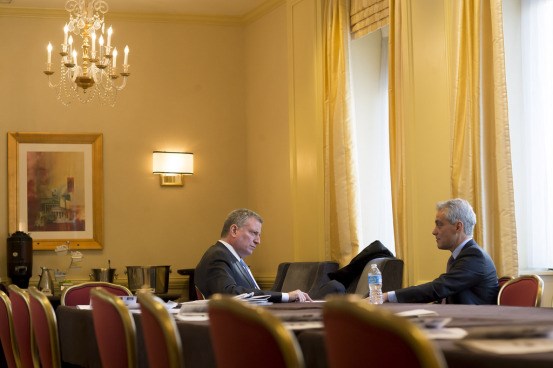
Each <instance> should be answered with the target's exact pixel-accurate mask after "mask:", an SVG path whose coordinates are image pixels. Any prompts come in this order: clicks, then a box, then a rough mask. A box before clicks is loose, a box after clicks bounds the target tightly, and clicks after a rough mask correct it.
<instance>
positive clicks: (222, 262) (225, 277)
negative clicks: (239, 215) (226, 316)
mask: <svg viewBox="0 0 553 368" xmlns="http://www.w3.org/2000/svg"><path fill="white" fill-rule="evenodd" d="M194 279H195V283H196V286H197V287H198V289H200V291H201V292H202V294H203V295H204V296H205V297H206V298H209V297H211V295H213V294H216V293H221V294H231V295H239V294H243V293H251V292H253V293H254V295H271V297H270V298H269V301H271V302H277V303H278V302H280V301H282V293H280V292H276V291H268V290H259V289H257V288H256V287H255V285H252V284H251V282H250V281H249V277H248V275H247V274H246V271H245V270H244V269H243V268H242V266H241V265H240V263H239V262H238V260H237V259H236V257H235V256H234V255H233V254H232V253H231V252H230V251H229V250H228V249H227V247H225V245H224V244H223V243H220V242H217V243H215V244H214V245H212V246H211V247H209V248H208V249H207V251H206V252H205V253H204V255H203V257H202V259H201V260H200V263H198V265H197V266H196V271H195V272H194Z"/></svg>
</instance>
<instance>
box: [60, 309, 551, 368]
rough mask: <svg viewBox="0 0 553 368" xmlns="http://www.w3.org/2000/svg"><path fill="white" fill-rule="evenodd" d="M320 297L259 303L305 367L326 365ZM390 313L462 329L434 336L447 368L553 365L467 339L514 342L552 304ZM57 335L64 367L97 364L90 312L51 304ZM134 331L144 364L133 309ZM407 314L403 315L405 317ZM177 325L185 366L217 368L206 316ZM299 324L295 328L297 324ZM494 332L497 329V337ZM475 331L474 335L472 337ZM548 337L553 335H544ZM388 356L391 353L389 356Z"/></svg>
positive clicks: (546, 321)
mask: <svg viewBox="0 0 553 368" xmlns="http://www.w3.org/2000/svg"><path fill="white" fill-rule="evenodd" d="M323 306H324V302H314V303H281V304H272V305H267V306H261V307H260V308H265V309H266V310H268V311H269V312H271V313H273V314H274V315H276V316H277V317H279V318H280V319H281V320H282V321H283V322H284V323H285V325H286V326H288V327H289V328H290V329H291V330H292V331H293V333H294V334H295V336H296V338H297V340H298V343H299V346H300V348H301V350H302V353H303V356H304V360H305V364H306V367H307V368H325V367H327V357H326V348H325V332H324V327H323V324H322V308H323ZM379 307H381V308H385V309H387V310H389V311H391V312H393V313H402V312H403V313H404V312H411V311H417V310H422V311H425V312H428V313H433V314H434V315H435V316H439V317H440V318H447V320H448V321H449V322H448V324H447V326H446V328H448V329H449V328H452V329H456V330H459V329H461V330H462V331H465V332H466V333H467V334H468V335H467V336H466V337H464V338H462V339H459V338H455V339H449V338H447V339H433V340H432V342H433V343H434V344H435V346H436V347H437V348H438V349H439V350H440V351H441V352H442V354H443V355H444V358H445V360H446V362H447V365H448V367H450V368H455V367H459V368H461V367H463V368H466V367H473V368H479V367H490V368H491V367H494V368H495V367H502V368H540V367H548V368H551V367H553V351H547V352H538V353H506V354H505V353H501V354H499V353H491V352H489V351H484V350H478V349H476V350H475V349H472V348H468V347H467V344H465V343H466V342H475V341H481V340H482V331H491V332H494V331H495V332H496V333H494V334H490V335H489V336H486V334H484V335H483V336H484V340H483V342H482V344H486V341H488V342H490V341H497V340H498V338H500V337H503V338H504V337H509V338H510V339H513V341H518V340H517V339H519V338H521V337H524V336H522V335H521V336H518V335H517V333H519V332H520V333H522V332H524V333H525V334H527V332H528V331H532V330H534V329H535V330H539V331H541V332H543V331H553V309H552V308H543V307H542V308H533V307H509V306H497V305H451V304H394V303H386V304H383V305H381V306H379ZM56 315H57V322H58V331H59V337H60V347H61V356H62V361H63V364H64V366H71V367H101V362H100V358H99V353H98V348H97V346H96V339H95V335H94V326H93V321H92V311H91V310H89V309H78V308H75V307H67V306H59V307H58V308H57V309H56ZM133 316H134V320H135V324H136V330H137V352H138V362H139V367H148V362H147V358H146V350H145V345H144V340H143V337H142V330H141V327H140V314H139V313H133ZM406 318H407V317H406ZM176 326H177V329H178V332H179V335H180V337H181V341H182V348H183V357H184V363H185V366H186V367H201V368H210V367H216V361H215V356H214V353H213V349H212V346H211V337H210V332H209V321H208V320H200V321H193V320H184V321H183V320H179V319H177V321H176ZM298 326H299V327H298ZM497 331H501V334H500V336H498V335H497ZM473 335H474V336H476V335H478V340H472V341H471V336H473ZM548 338H549V339H553V336H552V335H549V337H548ZM390 359H391V360H392V359H393V357H390Z"/></svg>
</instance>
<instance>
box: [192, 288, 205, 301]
mask: <svg viewBox="0 0 553 368" xmlns="http://www.w3.org/2000/svg"><path fill="white" fill-rule="evenodd" d="M194 288H195V289H196V299H197V300H205V296H204V294H203V293H202V292H201V291H200V289H199V288H198V287H197V286H196V285H194Z"/></svg>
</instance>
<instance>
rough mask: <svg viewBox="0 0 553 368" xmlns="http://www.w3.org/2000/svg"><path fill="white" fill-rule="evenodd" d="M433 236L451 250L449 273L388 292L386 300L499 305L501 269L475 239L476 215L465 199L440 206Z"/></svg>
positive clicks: (437, 207) (438, 206)
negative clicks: (473, 233) (473, 234)
mask: <svg viewBox="0 0 553 368" xmlns="http://www.w3.org/2000/svg"><path fill="white" fill-rule="evenodd" d="M436 210H437V213H436V220H435V224H436V226H435V227H434V230H433V231H432V235H434V236H435V237H436V243H437V244H438V248H439V249H443V250H449V251H450V252H451V257H450V258H449V261H448V263H447V270H446V273H444V274H441V275H440V276H439V277H438V278H437V279H435V280H434V281H431V282H428V283H426V284H422V285H418V286H411V287H408V288H404V289H399V290H396V291H391V292H389V293H385V294H384V301H389V302H399V303H428V302H435V301H441V300H442V299H445V301H446V303H448V304H497V293H498V289H499V285H498V283H497V272H496V270H495V266H494V264H493V261H492V259H491V258H490V256H489V255H488V254H487V253H486V252H485V251H484V250H483V249H482V248H480V247H479V246H478V244H476V242H475V241H474V240H473V239H472V231H473V229H474V225H475V224H476V215H475V213H474V210H473V209H472V207H471V205H470V204H469V203H468V202H467V201H466V200H464V199H459V198H457V199H451V200H448V201H445V202H440V203H438V204H437V205H436Z"/></svg>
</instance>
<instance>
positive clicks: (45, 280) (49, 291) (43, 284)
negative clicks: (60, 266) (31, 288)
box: [37, 267, 54, 296]
mask: <svg viewBox="0 0 553 368" xmlns="http://www.w3.org/2000/svg"><path fill="white" fill-rule="evenodd" d="M40 269H41V270H42V272H41V273H40V279H39V280H38V286H37V289H38V290H40V291H42V293H43V294H44V295H47V296H53V295H54V270H52V269H50V268H46V267H40Z"/></svg>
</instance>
